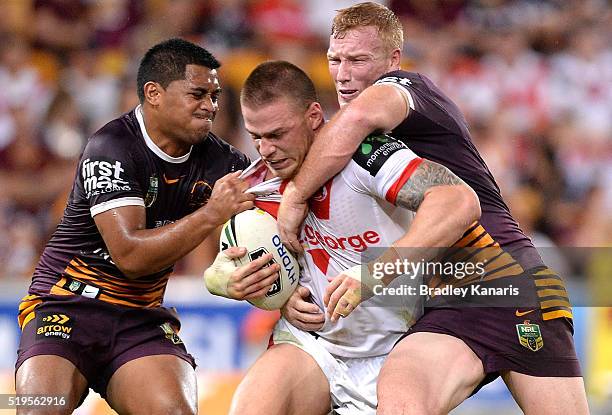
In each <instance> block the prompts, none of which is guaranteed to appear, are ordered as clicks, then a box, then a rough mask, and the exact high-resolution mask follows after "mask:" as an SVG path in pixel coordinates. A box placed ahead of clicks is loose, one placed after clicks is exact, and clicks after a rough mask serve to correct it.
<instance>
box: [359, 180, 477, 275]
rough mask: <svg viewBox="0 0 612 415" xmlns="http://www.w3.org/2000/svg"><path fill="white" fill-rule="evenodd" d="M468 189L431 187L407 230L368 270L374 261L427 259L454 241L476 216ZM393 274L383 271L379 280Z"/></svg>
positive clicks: (474, 202)
mask: <svg viewBox="0 0 612 415" xmlns="http://www.w3.org/2000/svg"><path fill="white" fill-rule="evenodd" d="M468 190H469V192H468V191H466V190H465V189H461V188H460V187H459V186H445V187H439V188H434V189H432V191H431V193H430V194H428V195H427V197H426V198H425V199H424V200H423V203H422V204H421V206H420V207H419V210H417V213H416V215H415V217H414V220H413V222H412V224H411V225H410V228H409V229H408V231H407V232H406V233H405V234H404V236H402V237H401V238H400V239H398V240H397V241H395V242H394V243H393V246H392V247H390V249H388V250H387V251H386V252H384V253H383V254H382V255H381V256H380V257H379V258H377V259H376V260H375V261H373V263H372V264H370V266H369V268H370V270H372V269H373V268H374V263H375V262H383V263H395V262H396V261H397V260H400V261H401V262H404V261H410V262H414V263H417V262H420V261H429V260H431V259H432V258H434V257H436V256H437V255H439V254H440V253H441V251H443V250H444V249H445V248H448V247H450V246H452V245H453V244H454V243H455V242H457V240H459V239H460V238H461V236H462V235H463V234H464V233H465V231H466V230H467V229H468V228H469V227H470V226H471V225H472V224H473V223H474V222H475V221H476V220H478V218H479V217H480V206H479V205H478V199H477V198H476V196H475V195H474V197H470V194H469V193H470V192H472V191H471V189H469V188H468ZM453 194H455V196H454V197H453ZM396 276H397V275H393V274H391V275H386V276H385V277H384V278H383V279H382V281H383V283H384V284H385V285H388V284H389V283H391V281H392V280H393V279H395V277H396Z"/></svg>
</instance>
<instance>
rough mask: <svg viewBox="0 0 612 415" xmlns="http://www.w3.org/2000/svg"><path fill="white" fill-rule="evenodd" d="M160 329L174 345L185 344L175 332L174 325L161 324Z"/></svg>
mask: <svg viewBox="0 0 612 415" xmlns="http://www.w3.org/2000/svg"><path fill="white" fill-rule="evenodd" d="M159 327H160V328H161V329H162V331H163V332H164V335H165V337H166V339H168V340H170V341H171V342H172V344H181V343H183V341H182V340H181V338H180V337H179V336H178V334H177V333H176V331H175V330H174V327H172V324H170V323H168V322H166V323H164V324H161V325H160V326H159Z"/></svg>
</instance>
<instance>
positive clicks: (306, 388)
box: [230, 344, 331, 415]
mask: <svg viewBox="0 0 612 415" xmlns="http://www.w3.org/2000/svg"><path fill="white" fill-rule="evenodd" d="M330 407H331V403H330V392H329V383H328V381H327V378H326V377H325V375H324V374H323V371H322V370H321V368H320V367H319V365H318V364H317V362H316V361H315V360H314V359H313V358H312V357H311V356H310V355H309V354H308V353H306V352H305V351H303V350H302V349H300V348H299V347H297V346H294V345H291V344H277V345H275V346H273V347H271V348H270V349H268V350H266V351H265V353H264V354H263V355H262V356H261V357H260V358H259V359H258V360H257V361H256V362H255V364H253V366H252V367H251V368H250V369H249V371H248V372H247V374H246V376H245V377H244V379H243V380H242V382H240V385H239V386H238V389H237V390H236V393H235V394H234V398H233V400H232V408H231V410H230V414H231V415H251V414H252V415H259V414H266V415H275V414H278V415H284V414H291V415H300V414H303V415H317V414H322V415H324V414H327V413H329V410H330Z"/></svg>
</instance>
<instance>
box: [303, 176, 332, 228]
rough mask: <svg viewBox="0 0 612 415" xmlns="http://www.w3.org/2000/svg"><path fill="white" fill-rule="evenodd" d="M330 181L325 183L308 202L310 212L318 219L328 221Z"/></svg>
mask: <svg viewBox="0 0 612 415" xmlns="http://www.w3.org/2000/svg"><path fill="white" fill-rule="evenodd" d="M331 187H332V180H329V181H328V182H327V183H325V186H323V187H322V188H320V189H319V191H318V192H317V193H315V194H314V196H312V197H311V198H310V200H309V201H308V206H309V207H310V211H311V212H312V213H313V214H314V215H315V216H316V217H317V218H318V219H329V201H330V200H331Z"/></svg>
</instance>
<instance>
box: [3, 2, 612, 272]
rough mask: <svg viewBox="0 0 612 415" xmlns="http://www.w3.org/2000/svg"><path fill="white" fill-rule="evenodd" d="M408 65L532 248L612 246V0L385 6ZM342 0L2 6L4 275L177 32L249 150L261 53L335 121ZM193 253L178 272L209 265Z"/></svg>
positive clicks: (40, 235) (15, 268) (27, 257)
mask: <svg viewBox="0 0 612 415" xmlns="http://www.w3.org/2000/svg"><path fill="white" fill-rule="evenodd" d="M380 2H382V3H385V4H387V5H388V6H389V7H391V8H392V9H393V10H394V11H395V12H396V13H397V14H398V15H399V16H400V17H401V18H402V21H403V24H404V30H405V44H404V55H403V56H404V62H403V67H404V68H405V69H408V70H412V71H417V72H422V73H424V74H425V75H427V76H428V77H430V78H431V79H432V80H434V81H435V82H436V83H438V85H439V86H440V87H441V88H442V90H443V91H445V92H446V93H448V95H450V96H451V98H453V99H454V100H455V102H456V103H457V104H458V105H459V107H460V108H461V109H462V110H463V112H464V114H465V115H466V117H467V119H468V122H469V124H470V129H471V132H472V134H473V137H474V140H475V142H476V146H477V147H478V148H479V150H480V151H481V154H482V156H483V158H484V159H485V161H486V162H487V163H488V165H489V167H490V169H491V170H492V172H493V174H494V176H495V177H496V179H497V182H498V184H499V185H500V187H501V189H502V194H503V196H504V197H505V200H506V201H507V202H508V204H509V205H510V207H511V209H512V212H513V214H514V215H515V217H516V218H517V219H518V220H519V222H520V225H521V227H522V229H523V230H524V231H525V232H526V233H528V234H529V235H530V236H531V237H532V238H533V239H534V241H535V243H536V245H537V246H555V245H556V246H583V247H590V246H610V245H611V244H612V214H610V212H612V6H611V5H610V3H609V2H608V1H605V0H584V1H580V2H577V1H573V0H479V1H478V0H472V1H468V0H387V1H380ZM354 3H357V1H347V0H308V1H306V0H2V1H0V15H1V16H3V18H2V19H0V190H1V191H0V229H1V232H0V279H2V278H4V279H10V278H15V279H18V278H29V277H30V275H31V271H32V268H33V266H34V265H35V263H36V261H37V260H38V256H39V254H40V251H41V249H42V247H43V246H44V244H45V242H46V241H47V239H48V238H49V236H50V234H51V233H52V232H53V230H54V228H55V226H56V225H57V222H58V221H59V218H60V217H61V214H62V210H63V207H64V205H65V202H66V198H67V195H68V193H69V191H70V188H71V185H72V180H73V177H74V170H75V166H76V163H77V160H78V157H79V154H80V152H81V150H82V148H83V146H84V144H85V142H86V140H87V137H88V136H89V135H90V134H91V133H93V132H94V131H95V130H97V129H98V128H99V127H101V126H102V125H104V124H105V123H106V122H108V121H110V120H111V119H113V118H115V117H116V116H118V115H120V114H121V113H123V112H126V111H129V110H130V109H132V108H133V107H134V106H136V105H137V104H138V100H137V96H136V82H135V73H136V69H137V66H138V62H139V59H140V57H141V56H142V54H143V53H144V52H145V51H146V50H147V49H148V48H149V47H150V46H152V45H153V44H155V43H157V42H158V41H160V40H163V39H166V38H168V37H174V36H180V37H184V38H186V39H189V40H192V41H194V42H197V43H199V44H201V45H202V46H204V47H206V48H207V49H209V50H210V51H211V52H213V54H215V55H216V56H217V57H218V58H219V60H220V61H221V63H222V67H221V69H220V72H221V80H222V87H223V94H222V98H221V110H220V113H219V115H218V117H217V119H216V121H215V126H214V129H213V130H214V131H215V132H216V133H217V134H218V135H220V136H221V137H222V138H224V139H225V140H227V141H229V142H230V143H232V144H234V145H235V146H237V147H238V148H240V149H241V150H242V151H244V152H245V153H247V154H249V155H250V156H251V157H254V156H255V154H254V152H253V149H252V147H251V144H250V142H249V140H248V137H247V136H246V134H245V132H244V130H243V126H242V121H241V116H240V111H239V106H238V99H237V97H238V94H239V91H240V86H241V84H242V82H243V80H244V79H245V78H246V76H247V75H248V73H249V72H250V71H251V69H252V68H253V67H254V66H255V65H257V64H258V63H260V62H262V61H264V60H266V59H285V60H289V61H291V62H294V63H296V64H298V65H299V66H301V67H302V68H304V69H305V70H306V71H307V72H308V73H309V74H310V75H311V77H312V78H313V80H314V81H315V83H316V84H317V87H318V90H319V93H320V98H321V100H322V102H323V105H324V107H325V109H326V111H327V115H329V116H331V114H333V113H334V112H335V111H336V110H337V104H336V102H335V93H334V89H333V84H332V83H331V80H330V78H329V75H328V73H327V62H326V58H325V51H326V48H327V42H328V37H329V27H330V23H331V20H332V18H333V16H334V10H336V9H339V8H342V7H346V6H348V5H351V4H354ZM202 267H203V264H202V261H201V260H199V259H198V257H197V254H195V255H192V256H190V257H189V258H187V259H185V260H184V261H182V262H181V263H180V264H179V266H178V270H177V271H178V273H180V274H201V272H202Z"/></svg>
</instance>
